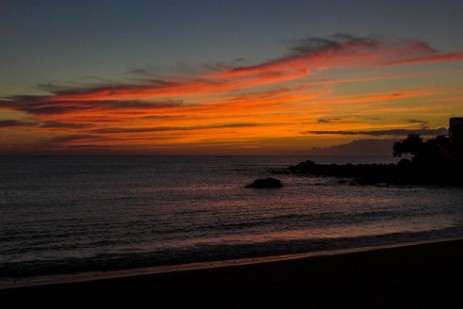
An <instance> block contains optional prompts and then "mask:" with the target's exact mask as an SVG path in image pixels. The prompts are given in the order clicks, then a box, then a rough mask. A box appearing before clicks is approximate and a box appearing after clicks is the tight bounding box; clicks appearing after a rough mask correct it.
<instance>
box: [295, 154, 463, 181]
mask: <svg viewBox="0 0 463 309" xmlns="http://www.w3.org/2000/svg"><path fill="white" fill-rule="evenodd" d="M288 170H289V172H290V173H292V174H296V175H314V176H328V177H338V178H349V179H350V182H349V183H350V184H352V185H379V184H390V185H451V186H463V162H461V161H435V162H416V161H415V160H413V161H410V160H408V159H402V160H400V161H399V163H397V164H355V165H354V164H349V163H348V164H317V163H315V162H313V161H310V160H307V161H305V162H301V163H299V164H297V165H294V166H290V167H289V168H288Z"/></svg>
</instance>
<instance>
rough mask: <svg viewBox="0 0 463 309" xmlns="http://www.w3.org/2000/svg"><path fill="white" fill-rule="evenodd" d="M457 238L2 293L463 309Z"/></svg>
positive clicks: (166, 303) (159, 304) (31, 298)
mask: <svg viewBox="0 0 463 309" xmlns="http://www.w3.org/2000/svg"><path fill="white" fill-rule="evenodd" d="M462 278H463V240H451V241H442V242H435V243H428V244H416V245H410V246H403V247H396V248H383V249H374V250H370V251H366V252H354V253H346V254H338V255H328V256H315V257H308V258H299V259H289V260H281V261H274V262H267V263H257V264H250V265H238V266H229V267H219V268H207V269H196V270H188V271H177V272H169V273H158V274H148V275H138V276H130V277H123V278H111V279H102V280H94V281H86V282H75V283H61V284H50V285H41V286H30V287H22V288H11V289H3V290H0V299H1V300H2V303H3V304H9V305H10V306H11V307H12V308H24V307H28V308H32V307H36V306H41V305H45V306H47V308H49V307H50V306H52V307H62V308H69V307H82V308H84V306H85V307H89V306H91V307H92V308H115V307H118V306H127V307H129V306H130V307H132V308H135V307H148V306H149V307H152V308H171V307H187V306H188V307H192V306H193V305H198V306H201V307H205V306H206V307H212V308H242V307H254V308H326V307H333V308H334V307H336V308H346V307H357V308H358V307H361V308H398V307H401V308H418V307H420V308H423V307H426V308H463V307H462V306H463V293H462V292H461V281H462Z"/></svg>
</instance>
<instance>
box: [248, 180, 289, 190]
mask: <svg viewBox="0 0 463 309" xmlns="http://www.w3.org/2000/svg"><path fill="white" fill-rule="evenodd" d="M281 187H283V184H282V183H281V181H279V180H278V179H275V178H270V177H269V178H265V179H256V180H254V182H253V183H252V184H250V185H247V186H246V188H259V189H260V188H281Z"/></svg>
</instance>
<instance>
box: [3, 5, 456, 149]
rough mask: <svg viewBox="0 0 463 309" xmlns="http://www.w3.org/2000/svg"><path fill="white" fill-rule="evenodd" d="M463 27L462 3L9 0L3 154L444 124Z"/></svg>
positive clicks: (359, 143)
mask: <svg viewBox="0 0 463 309" xmlns="http://www.w3.org/2000/svg"><path fill="white" fill-rule="evenodd" d="M462 32H463V1H461V0H453V1H450V0H439V1H422V0H402V1H398V0H388V1H378V0H376V1H373V0H364V1H355V0H354V1H351V0H349V1H346V0H330V1H322V0H320V1H309V0H307V1H302V0H301V1H291V0H285V1H283V0H281V1H276V0H265V1H251V0H246V1H245V0H243V1H241V0H233V1H220V0H216V1H194V0H185V1H175V0H172V1H148V0H134V1H122V0H112V1H106V0H98V1H95V0H93V1H89V0H79V1H71V0H62V1H58V0H55V1H51V0H20V1H17V0H14V1H13V0H11V1H7V0H0V69H1V71H0V72H1V74H0V154H78V155H80V154H147V155H149V154H179V155H183V154H210V155H235V154H240V155H256V154H257V155H262V154H265V155H271V154H300V155H305V154H310V153H314V151H315V152H316V151H317V150H313V149H314V148H316V149H318V151H320V148H322V150H324V151H325V152H326V153H329V151H330V150H331V151H332V152H336V151H340V152H339V154H342V150H343V149H344V150H346V149H350V152H349V151H348V152H346V153H351V152H352V149H354V150H355V149H357V150H358V152H361V151H365V149H371V148H375V149H382V148H381V147H382V146H381V145H383V144H384V145H386V144H387V143H389V144H390V142H391V140H396V139H400V138H403V137H404V136H406V135H407V134H408V133H409V132H417V133H420V134H422V135H423V136H425V137H432V136H436V135H439V134H445V132H446V130H445V128H447V127H448V118H449V116H451V115H455V116H456V115H460V116H463V33H462ZM389 144H387V145H389ZM339 145H342V146H339ZM388 147H389V146H388ZM323 148H324V149H323ZM354 152H355V151H354ZM379 152H381V151H380V150H378V153H379ZM335 154H336V153H335Z"/></svg>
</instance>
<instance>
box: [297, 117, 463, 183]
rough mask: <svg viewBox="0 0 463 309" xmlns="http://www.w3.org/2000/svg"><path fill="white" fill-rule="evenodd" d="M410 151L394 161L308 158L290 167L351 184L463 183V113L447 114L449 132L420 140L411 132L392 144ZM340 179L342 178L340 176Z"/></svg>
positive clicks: (400, 151) (403, 151)
mask: <svg viewBox="0 0 463 309" xmlns="http://www.w3.org/2000/svg"><path fill="white" fill-rule="evenodd" d="M403 154H410V155H411V156H412V159H411V160H409V159H405V158H404V159H402V160H400V161H399V162H398V163H397V164H357V165H353V164H349V163H348V164H344V165H338V164H317V163H315V162H313V161H310V160H307V161H305V162H301V163H299V164H297V165H295V166H290V167H289V171H290V172H291V173H294V174H298V175H317V176H331V177H342V178H351V179H352V180H351V181H350V184H352V185H377V184H392V185H451V186H463V176H462V175H463V174H462V172H463V117H456V118H450V128H449V135H448V137H447V136H438V137H436V138H433V139H430V140H427V141H423V138H422V137H421V136H420V135H418V134H414V133H411V134H409V135H408V137H407V138H406V139H404V140H400V141H397V142H396V143H394V146H393V155H394V156H398V157H400V156H402V155H403ZM341 181H342V182H345V181H343V180H341Z"/></svg>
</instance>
